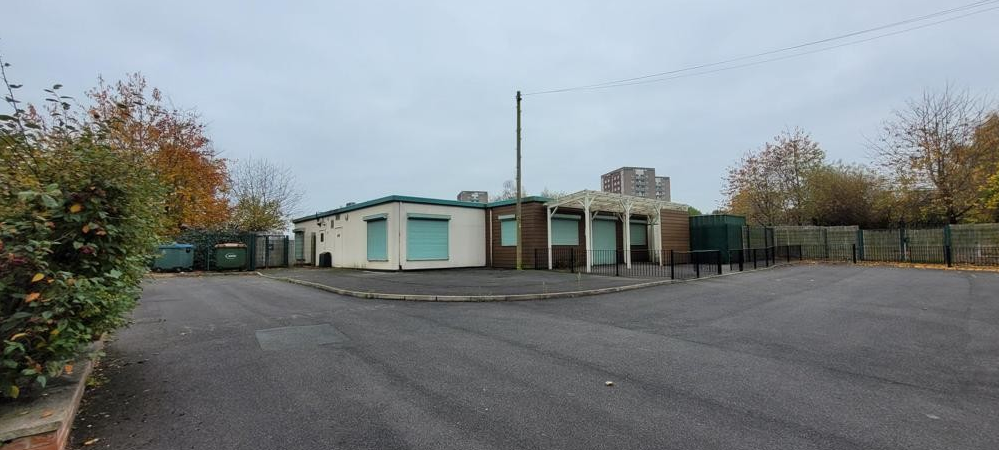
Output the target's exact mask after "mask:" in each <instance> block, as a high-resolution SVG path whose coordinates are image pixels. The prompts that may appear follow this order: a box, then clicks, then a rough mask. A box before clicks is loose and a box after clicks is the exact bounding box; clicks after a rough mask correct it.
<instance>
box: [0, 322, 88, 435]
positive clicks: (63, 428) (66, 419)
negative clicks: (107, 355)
mask: <svg viewBox="0 0 999 450" xmlns="http://www.w3.org/2000/svg"><path fill="white" fill-rule="evenodd" d="M93 345H94V347H93V349H94V350H100V349H101V348H102V347H103V339H102V340H99V341H97V342H95V343H94V344H93ZM77 366H78V367H76V368H75V369H76V370H75V371H74V374H73V375H72V376H73V377H76V381H75V384H74V385H73V387H72V393H71V394H69V400H68V402H69V404H68V405H67V406H66V409H65V410H64V412H59V411H57V412H56V413H55V414H52V415H51V417H52V418H53V420H52V421H51V422H49V423H46V424H42V425H40V426H38V427H36V428H35V429H33V430H30V431H27V432H30V433H32V434H26V435H24V436H18V437H16V438H14V439H12V440H10V441H8V442H6V443H0V450H63V449H65V448H66V445H67V444H68V443H69V434H70V432H71V431H72V429H73V422H74V421H75V419H76V413H77V412H78V411H79V409H80V401H81V400H82V399H83V394H84V392H85V391H86V388H87V379H88V378H89V377H90V374H91V372H92V371H93V369H94V360H93V359H84V360H83V361H82V362H78V363H77ZM55 395H58V394H55Z"/></svg>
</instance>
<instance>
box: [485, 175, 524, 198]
mask: <svg viewBox="0 0 999 450" xmlns="http://www.w3.org/2000/svg"><path fill="white" fill-rule="evenodd" d="M520 196H521V197H526V196H527V188H526V187H524V185H521V186H520ZM514 198H517V184H516V183H514V182H513V180H506V181H504V182H503V191H502V192H500V194H499V195H497V196H496V197H493V198H492V201H500V200H510V199H514Z"/></svg>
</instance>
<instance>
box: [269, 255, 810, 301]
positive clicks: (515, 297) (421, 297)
mask: <svg viewBox="0 0 999 450" xmlns="http://www.w3.org/2000/svg"><path fill="white" fill-rule="evenodd" d="M787 265H790V264H784V265H780V266H770V267H763V268H759V269H754V270H746V271H745V272H753V271H757V270H768V269H773V268H775V267H784V266H787ZM738 273H743V272H729V273H723V274H719V275H710V276H705V277H701V278H692V279H689V280H657V281H647V282H643V283H636V284H629V285H625V286H613V287H606V288H597V289H587V290H582V291H565V292H545V293H537V294H509V295H433V294H387V293H381V292H364V291H355V290H351V289H344V288H339V287H336V286H330V285H326V284H322V283H316V282H313V281H305V280H299V279H295V278H289V277H276V276H273V275H266V274H263V273H261V272H257V273H256V274H257V275H258V276H261V277H263V278H267V279H271V280H277V281H284V282H286V283H292V284H298V285H301V286H308V287H311V288H315V289H319V290H323V291H327V292H332V293H334V294H339V295H348V296H351V297H357V298H364V299H378V300H404V301H415V302H515V301H527V300H551V299H557V298H575V297H585V296H590V295H600V294H613V293H616V292H625V291H633V290H636V289H645V288H650V287H655V286H663V285H667V284H673V283H685V282H688V281H697V280H708V279H711V278H718V277H724V276H728V275H734V274H738Z"/></svg>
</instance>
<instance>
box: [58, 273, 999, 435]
mask: <svg viewBox="0 0 999 450" xmlns="http://www.w3.org/2000/svg"><path fill="white" fill-rule="evenodd" d="M134 318H135V324H134V325H132V326H131V327H130V328H128V329H126V330H124V331H122V332H120V333H119V335H118V336H117V338H116V340H115V341H113V342H112V343H110V345H109V346H108V349H107V357H106V358H105V360H104V362H103V363H102V364H103V366H104V369H103V371H102V374H101V379H102V380H103V382H102V384H101V385H100V386H99V387H96V388H94V389H91V390H90V391H89V392H88V393H87V397H86V400H85V404H84V406H83V410H82V412H81V414H80V415H79V416H78V417H77V421H76V424H75V426H76V430H75V431H74V433H73V437H72V439H73V442H74V443H75V444H76V445H77V446H79V445H80V444H81V443H82V442H84V441H87V440H90V439H94V438H97V439H100V440H99V441H97V443H96V444H94V445H92V446H88V447H86V448H116V449H125V448H128V449H248V448H281V449H314V448H371V449H403V448H442V449H443V448H456V449H457V448H461V449H469V448H482V449H511V448H537V449H549V448H564V449H586V448H621V449H625V448H627V449H632V448H650V449H651V448H682V449H701V448H717V449H743V448H745V449H751V448H752V449H763V448H787V449H819V448H821V449H942V448H946V449H970V448H975V449H995V448H999V274H996V273H988V272H961V271H938V270H918V269H896V268H880V267H860V266H850V265H796V266H791V267H784V268H779V269H775V270H769V271H761V272H753V273H744V274H737V275H732V276H725V277H718V278H712V279H706V280H699V281H694V282H688V283H680V284H673V285H666V286H661V287H654V288H648V289H642V290H636V291H630V292H623V293H617V294H608V295H599V296H592V297H582V298H574V299H563V300H546V301H532V302H501V303H421V302H403V301H391V300H364V299H357V298H353V297H342V296H338V295H334V294H331V293H327V292H323V291H318V290H314V289H311V288H308V287H303V286H297V285H292V284H286V283H282V282H279V281H274V280H267V279H263V278H259V277H252V276H245V277H240V276H236V277H202V278H194V277H178V278H169V279H156V280H152V281H150V282H149V283H148V284H147V285H146V286H145V294H144V297H143V300H142V302H141V304H140V306H139V308H138V309H137V310H136V311H135V313H134ZM606 381H612V382H613V383H614V384H613V386H607V385H606V384H605V382H606ZM81 448H82V447H81Z"/></svg>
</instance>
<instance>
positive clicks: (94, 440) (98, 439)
mask: <svg viewBox="0 0 999 450" xmlns="http://www.w3.org/2000/svg"><path fill="white" fill-rule="evenodd" d="M100 440H101V438H93V439H91V440H89V441H86V442H84V443H83V445H94V444H96V443H97V442H98V441H100Z"/></svg>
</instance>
